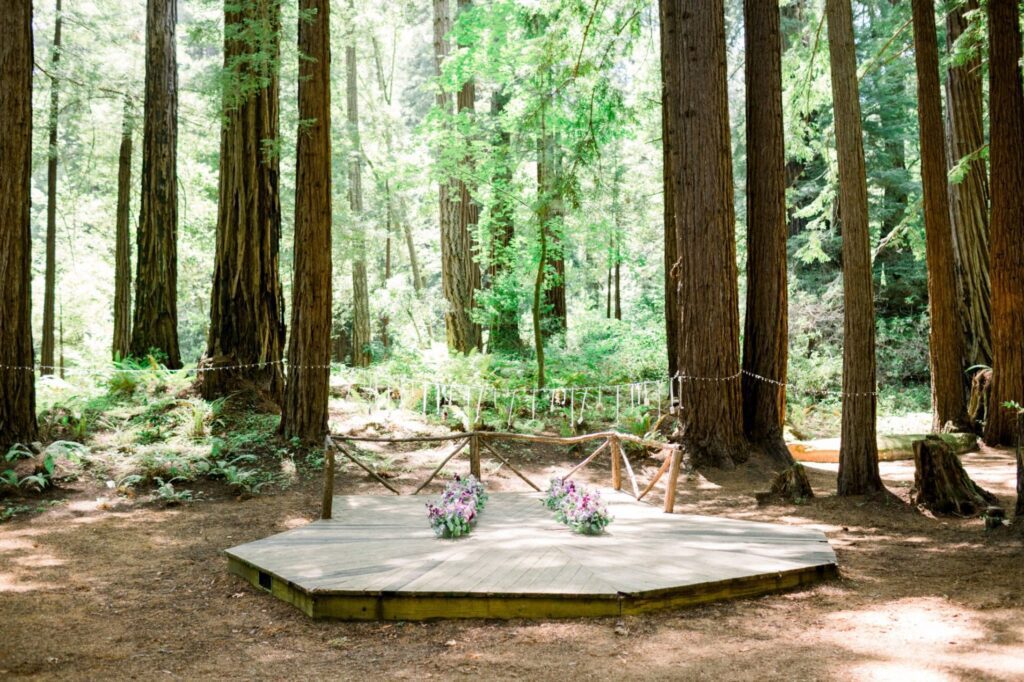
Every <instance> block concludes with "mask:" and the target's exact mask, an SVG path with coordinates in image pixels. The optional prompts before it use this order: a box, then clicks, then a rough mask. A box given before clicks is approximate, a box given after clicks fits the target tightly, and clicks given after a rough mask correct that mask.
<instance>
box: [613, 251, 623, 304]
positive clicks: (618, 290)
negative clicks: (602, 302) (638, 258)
mask: <svg viewBox="0 0 1024 682" xmlns="http://www.w3.org/2000/svg"><path fill="white" fill-rule="evenodd" d="M615 319H616V320H622V256H621V255H620V254H619V252H618V244H616V250H615Z"/></svg>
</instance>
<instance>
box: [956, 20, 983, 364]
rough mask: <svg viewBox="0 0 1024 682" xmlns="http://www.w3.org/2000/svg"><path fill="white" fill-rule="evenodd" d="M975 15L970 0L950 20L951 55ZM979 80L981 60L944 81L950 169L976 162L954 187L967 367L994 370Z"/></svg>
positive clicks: (958, 288)
mask: <svg viewBox="0 0 1024 682" xmlns="http://www.w3.org/2000/svg"><path fill="white" fill-rule="evenodd" d="M977 9H978V2H977V0H967V3H966V5H958V6H956V7H953V8H952V9H951V10H950V12H949V14H947V15H946V45H947V52H952V50H953V43H955V42H956V40H957V38H959V37H960V35H961V34H962V33H963V32H964V31H965V30H966V29H967V23H968V22H967V18H966V17H965V16H964V13H965V12H966V11H968V10H977ZM981 74H982V70H981V55H978V56H976V57H974V58H973V59H971V60H970V61H968V62H966V63H964V64H960V65H955V64H950V65H949V70H948V77H947V78H946V101H947V106H946V112H947V116H948V131H949V135H948V138H949V141H948V144H949V163H950V165H951V166H952V165H956V164H958V163H960V160H961V159H963V158H964V157H966V156H971V157H972V159H971V161H970V163H969V165H968V167H967V174H966V175H965V176H964V178H963V180H962V181H960V182H959V183H956V184H953V185H951V186H950V211H951V214H952V220H953V245H954V249H955V256H956V277H957V296H958V301H959V308H960V311H959V317H960V321H961V326H962V328H963V336H964V344H963V345H964V352H965V356H964V360H963V365H964V366H965V367H969V366H972V365H991V364H992V333H991V324H992V320H991V305H992V294H991V284H990V281H989V264H988V257H989V253H988V250H989V224H988V218H989V216H988V170H987V169H986V167H985V159H984V158H982V157H981V156H980V154H979V152H980V151H981V150H982V148H983V147H984V146H985V124H984V119H983V116H982V98H983V93H982V83H981Z"/></svg>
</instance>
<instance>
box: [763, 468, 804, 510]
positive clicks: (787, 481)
mask: <svg viewBox="0 0 1024 682" xmlns="http://www.w3.org/2000/svg"><path fill="white" fill-rule="evenodd" d="M754 497H755V498H757V503H758V504H761V505H764V504H772V503H775V502H779V503H792V504H801V503H802V502H805V501H806V500H808V499H810V498H812V497H814V491H813V490H811V483H810V481H808V480H807V471H806V470H805V469H804V466H803V465H802V464H799V463H797V464H794V465H793V466H791V467H789V468H787V469H783V470H782V471H780V472H779V473H778V474H776V476H775V478H774V479H773V480H772V487H771V489H770V490H769V491H768V492H766V493H755V494H754Z"/></svg>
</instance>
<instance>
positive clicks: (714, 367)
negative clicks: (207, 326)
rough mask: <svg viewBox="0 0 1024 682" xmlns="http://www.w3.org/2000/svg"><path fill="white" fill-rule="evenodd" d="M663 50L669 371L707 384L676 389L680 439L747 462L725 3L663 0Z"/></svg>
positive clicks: (704, 455)
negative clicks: (674, 270) (672, 292)
mask: <svg viewBox="0 0 1024 682" xmlns="http://www.w3.org/2000/svg"><path fill="white" fill-rule="evenodd" d="M661 7H662V21H664V22H665V29H664V30H665V34H664V40H663V42H662V50H663V51H665V50H667V51H668V53H669V54H668V55H667V57H666V59H668V60H670V62H671V67H670V68H669V69H668V72H669V78H668V80H666V83H665V87H666V89H667V92H666V99H667V100H668V103H669V112H668V116H670V117H671V121H670V125H669V126H668V128H667V130H666V131H665V132H666V133H667V135H666V139H667V141H668V147H669V151H670V154H671V160H670V163H669V168H670V170H671V173H672V175H671V181H672V182H673V183H674V184H673V187H672V203H673V206H674V209H675V228H676V253H675V255H677V256H678V257H679V263H680V267H679V288H678V291H677V294H678V296H677V300H676V302H677V306H678V310H679V317H678V319H679V329H680V330H685V333H680V334H678V335H677V338H676V365H677V367H678V368H679V371H680V372H681V373H682V374H683V375H686V376H694V377H702V378H707V379H712V380H710V381H708V380H705V381H690V380H686V379H683V380H681V382H680V386H679V393H678V394H679V398H680V403H681V407H682V409H681V410H680V419H681V421H682V424H681V428H682V435H681V440H682V443H683V446H684V447H685V448H686V449H687V450H688V451H689V452H690V454H691V456H692V458H693V461H694V462H695V463H696V464H698V465H701V464H712V465H718V466H727V467H728V466H732V465H733V463H734V462H740V461H744V460H745V459H746V457H747V443H746V439H745V438H744V436H743V407H742V401H741V394H740V381H739V370H740V357H739V331H740V330H739V292H738V287H737V269H736V238H735V213H734V209H733V187H732V148H731V144H730V139H729V99H728V90H727V70H726V56H725V55H726V41H725V17H724V7H723V2H722V0H713V1H712V2H696V1H695V0H662V2H661Z"/></svg>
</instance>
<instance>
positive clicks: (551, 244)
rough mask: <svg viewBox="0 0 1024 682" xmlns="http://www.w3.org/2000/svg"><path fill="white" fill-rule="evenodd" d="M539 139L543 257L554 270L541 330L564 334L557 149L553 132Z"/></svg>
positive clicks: (566, 319)
mask: <svg viewBox="0 0 1024 682" xmlns="http://www.w3.org/2000/svg"><path fill="white" fill-rule="evenodd" d="M541 143H542V144H543V145H544V150H545V151H544V154H543V155H542V158H543V160H544V162H545V164H546V167H545V168H543V169H541V168H540V167H539V165H538V168H537V183H538V185H537V192H538V193H539V194H540V195H541V197H542V198H541V201H546V202H547V203H548V208H547V230H546V231H547V239H548V247H547V260H548V262H549V263H550V264H551V268H552V270H553V271H554V272H553V277H551V278H549V280H548V284H547V286H546V287H545V289H544V304H545V306H546V308H547V310H548V318H547V319H546V320H545V321H544V331H545V333H546V334H548V335H552V334H564V333H565V331H566V330H567V329H568V326H569V325H568V322H569V316H568V308H567V306H566V301H565V251H564V243H565V240H564V224H563V221H564V220H565V204H564V203H563V201H562V177H561V175H562V172H561V171H562V168H561V166H562V164H561V151H560V150H559V148H558V140H557V139H555V136H553V135H547V136H545V139H544V140H542V142H541ZM541 183H543V184H541Z"/></svg>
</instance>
